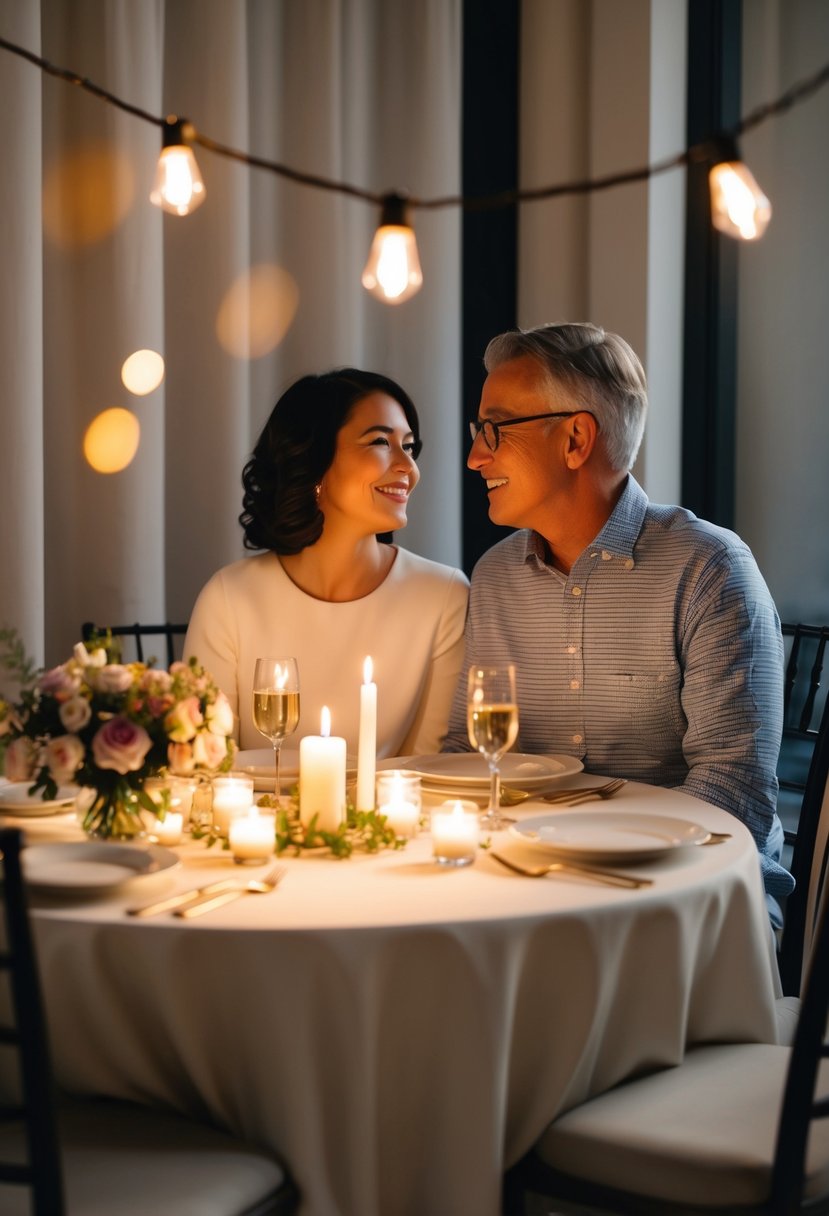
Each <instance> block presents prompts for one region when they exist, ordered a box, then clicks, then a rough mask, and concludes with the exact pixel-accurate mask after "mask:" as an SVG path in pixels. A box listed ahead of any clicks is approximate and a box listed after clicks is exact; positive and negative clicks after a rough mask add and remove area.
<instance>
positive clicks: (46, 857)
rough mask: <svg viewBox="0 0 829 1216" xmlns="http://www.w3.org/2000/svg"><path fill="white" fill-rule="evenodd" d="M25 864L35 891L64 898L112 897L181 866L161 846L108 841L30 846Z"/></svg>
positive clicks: (23, 864) (24, 853)
mask: <svg viewBox="0 0 829 1216" xmlns="http://www.w3.org/2000/svg"><path fill="white" fill-rule="evenodd" d="M21 861H22V866H23V874H24V877H25V879H26V883H27V885H28V886H29V887H30V888H31V889H32V890H33V891H47V892H52V893H59V894H61V895H103V894H107V895H111V894H113V893H114V892H116V891H118V890H119V888H121V887H123V886H125V885H126V884H127V883H131V882H134V881H135V880H136V879H139V878H149V877H151V876H154V875H157V874H161V873H162V872H163V871H165V870H171V869H173V867H174V866H177V865H179V859H178V857H176V855H175V853H171V852H170V850H169V849H165V848H162V847H161V845H157V844H151V845H147V846H146V847H145V848H141V847H140V846H138V845H133V844H116V843H115V842H113V843H112V844H110V843H107V842H106V841H100V842H99V841H79V842H78V843H75V842H72V843H71V844H35V845H30V846H29V847H28V848H25V849H24V850H23V853H22V857H21Z"/></svg>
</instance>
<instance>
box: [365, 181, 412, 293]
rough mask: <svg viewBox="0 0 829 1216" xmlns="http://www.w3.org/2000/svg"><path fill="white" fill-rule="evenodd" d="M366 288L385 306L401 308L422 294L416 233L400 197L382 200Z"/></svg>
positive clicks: (397, 195) (367, 263)
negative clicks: (399, 306) (413, 297)
mask: <svg viewBox="0 0 829 1216" xmlns="http://www.w3.org/2000/svg"><path fill="white" fill-rule="evenodd" d="M362 283H363V287H365V289H366V291H369V292H371V294H372V295H373V296H376V297H377V299H378V300H382V301H383V303H384V304H402V303H403V301H404V300H408V299H410V298H411V297H412V296H413V295H414V294H415V292H418V291H420V288H421V285H422V283H423V272H422V271H421V269H420V258H419V257H418V253H417V241H416V240H415V234H414V229H413V228H412V226H411V224H409V222H408V219H407V216H406V200H405V199H404V198H402V197H401V196H400V195H399V194H387V195H386V197H385V198H384V199H383V210H382V212H381V213H380V226H379V228H378V229H377V231H376V232H375V234H374V240H373V241H372V242H371V251H370V253H369V255H368V261H367V262H366V268H365V270H364V271H363V277H362Z"/></svg>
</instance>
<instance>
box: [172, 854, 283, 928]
mask: <svg viewBox="0 0 829 1216" xmlns="http://www.w3.org/2000/svg"><path fill="white" fill-rule="evenodd" d="M284 873H285V867H284V866H274V868H273V869H272V870H269V871H268V873H267V874H263V875H262V877H261V878H252V879H251V880H250V881H249V882H244V883H238V884H237V885H236V886H233V887H226V888H225V889H224V891H217V892H215V893H214V894H212V895H203V896H202V897H201V898H200V899H195V900H193V901H192V902H191V903H189V904H187V906H186V907H184V908H176V910H175V912H174V913H173V916H182V917H185V918H188V919H189V918H190V917H191V916H201V915H202V913H203V912H210V911H212V909H213V908H220V907H221V906H222V904H229V903H230V902H231V901H232V900H234V899H240V898H241V896H243V895H267V894H268V893H269V892H270V891H273V890H274V889H275V888H276V887H277V886H278V885H279V882H280V880H281V878H282V876H283V874H284Z"/></svg>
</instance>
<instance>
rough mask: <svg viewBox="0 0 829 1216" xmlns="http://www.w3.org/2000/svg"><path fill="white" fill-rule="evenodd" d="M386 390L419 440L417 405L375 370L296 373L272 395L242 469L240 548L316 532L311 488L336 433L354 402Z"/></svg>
mask: <svg viewBox="0 0 829 1216" xmlns="http://www.w3.org/2000/svg"><path fill="white" fill-rule="evenodd" d="M371 393H386V394H387V395H388V396H389V397H392V398H393V399H394V400H395V401H397V402H398V403H399V404H400V406H401V407H402V409H403V413H404V414H405V415H406V421H407V422H408V424H409V427H410V428H411V431H412V435H413V436H414V440H415V446H414V455H415V457H417V456H418V455H419V453H420V449H421V447H422V444H421V439H420V422H419V420H418V417H417V410H416V409H415V407H414V403H413V401H412V400H411V398H410V397H409V395H408V393H406V392H404V390H403V389H402V388H401V387H400V385H399V384H397V383H395V381H394V380H390V379H389V378H388V376H381V375H379V374H378V373H377V372H362V371H359V370H358V369H357V368H355V367H343V368H339V369H338V370H336V371H332V372H325V373H324V374H323V375H321V376H303V377H302V378H301V379H300V380H297V381H296V383H294V384H292V385H291V387H290V388H289V389H287V391H286V392H285V393H283V394H282V396H281V397H280V398H279V400H278V401H277V403H276V405H275V406H274V407H273V410H272V411H271V416H270V418H269V419H268V421H267V422H266V423H265V426H264V429H263V430H262V434H261V435H260V436H259V439H258V440H257V443H256V447H255V448H254V449H253V455H252V456H251V458H250V460H249V461H248V462H247V464H246V465H245V467H244V470H243V472H242V484H243V486H244V488H245V493H244V497H243V499H242V513H241V515H240V516H239V523H240V524H241V525H242V528H243V529H244V533H245V548H246V549H270V550H272V552H274V553H285V554H290V553H299V552H300V551H301V550H302V549H305V548H307V547H308V545H313V544H314V542H315V541H317V540H319V538H320V535H321V533H322V525H323V514H322V511H320V509H319V507H318V505H317V498H316V487H317V486H318V485H319V483H320V482H321V481H322V478H323V476H324V475H325V473H326V471H327V470H328V469H329V467H330V466H331V462H332V460H333V459H334V453H335V451H336V447H337V435H338V433H339V431H340V428H341V427H342V426H343V425H344V424H345V423H346V422H347V421H348V419H349V417H350V415H351V412H352V410H353V409H354V407H355V405H356V404H357V402H358V401H362V399H363V398H364V397H368V396H369V395H370V394H371Z"/></svg>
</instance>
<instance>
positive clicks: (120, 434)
mask: <svg viewBox="0 0 829 1216" xmlns="http://www.w3.org/2000/svg"><path fill="white" fill-rule="evenodd" d="M140 439H141V426H140V424H139V422H138V419H137V418H136V416H135V414H131V413H130V411H129V410H124V409H120V408H119V407H117V406H116V407H115V408H114V409H111V410H104V411H103V413H101V414H98V416H97V418H93V419H92V421H91V422H90V424H89V426H88V427H87V428H86V434H85V435H84V437H83V454H84V456H85V457H86V459H87V460H88V461H89V463H90V464H91V465H92V468H93V469H95V471H96V472H97V473H120V472H121V470H122V469H125V468H126V467H127V465H128V464H129V463H130V461H131V460H132V458H133V456H134V455H135V453H136V452H137V451H138V444H139V441H140Z"/></svg>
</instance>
